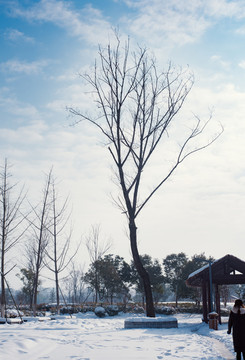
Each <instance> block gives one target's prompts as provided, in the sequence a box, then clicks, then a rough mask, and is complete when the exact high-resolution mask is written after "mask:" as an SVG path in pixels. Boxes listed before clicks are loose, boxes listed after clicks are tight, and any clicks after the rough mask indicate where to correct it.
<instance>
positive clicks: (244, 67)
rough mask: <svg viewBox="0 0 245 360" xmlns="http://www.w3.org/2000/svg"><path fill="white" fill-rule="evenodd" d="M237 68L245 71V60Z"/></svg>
mask: <svg viewBox="0 0 245 360" xmlns="http://www.w3.org/2000/svg"><path fill="white" fill-rule="evenodd" d="M238 66H239V67H240V68H242V69H245V60H243V61H241V62H240V63H239V64H238Z"/></svg>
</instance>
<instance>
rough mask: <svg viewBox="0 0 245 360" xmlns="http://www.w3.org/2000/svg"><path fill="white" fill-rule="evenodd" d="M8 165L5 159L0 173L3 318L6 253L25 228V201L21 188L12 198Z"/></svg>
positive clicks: (6, 270)
mask: <svg viewBox="0 0 245 360" xmlns="http://www.w3.org/2000/svg"><path fill="white" fill-rule="evenodd" d="M10 177H11V174H10V172H9V165H8V161H7V159H5V163H4V165H3V166H2V167H1V172H0V256H1V316H2V317H4V316H5V305H6V294H5V277H6V275H7V274H8V273H9V272H10V271H11V269H13V266H12V268H10V269H7V268H6V265H7V259H6V255H7V253H8V252H9V251H10V250H11V249H12V248H14V246H15V245H16V244H17V243H18V242H19V240H20V239H21V237H22V236H23V234H24V232H25V230H26V227H25V226H23V221H24V216H22V211H21V207H22V205H23V201H24V199H25V194H24V192H23V188H22V189H21V190H20V191H19V192H18V194H17V196H16V197H14V191H15V187H16V184H11V181H10Z"/></svg>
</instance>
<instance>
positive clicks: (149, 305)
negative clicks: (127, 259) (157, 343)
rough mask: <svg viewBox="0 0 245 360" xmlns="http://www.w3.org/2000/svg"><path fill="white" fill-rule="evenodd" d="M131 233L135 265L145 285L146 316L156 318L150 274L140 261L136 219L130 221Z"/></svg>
mask: <svg viewBox="0 0 245 360" xmlns="http://www.w3.org/2000/svg"><path fill="white" fill-rule="evenodd" d="M129 233H130V244H131V250H132V255H133V259H134V264H135V267H136V269H137V271H138V274H139V275H140V277H141V279H142V282H143V285H144V290H145V300H146V316H148V317H155V309H154V304H153V297H152V291H151V283H150V278H149V274H148V272H147V271H146V270H145V268H144V267H143V265H142V262H141V260H140V256H139V252H138V248H137V227H136V225H135V221H134V219H133V220H130V222H129Z"/></svg>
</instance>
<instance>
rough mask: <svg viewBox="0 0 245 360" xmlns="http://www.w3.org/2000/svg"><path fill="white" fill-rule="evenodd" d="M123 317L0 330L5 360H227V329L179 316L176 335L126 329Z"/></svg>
mask: <svg viewBox="0 0 245 360" xmlns="http://www.w3.org/2000/svg"><path fill="white" fill-rule="evenodd" d="M124 320H125V316H124V315H123V316H118V317H116V318H109V317H108V318H104V319H98V318H95V317H94V316H93V315H90V316H88V315H87V316H86V315H84V316H81V317H80V318H75V319H65V320H63V319H62V320H57V321H49V322H44V323H43V322H42V323H39V322H28V323H25V324H22V325H1V326H0V331H1V337H0V359H4V360H13V359H18V360H22V359H23V360H24V359H25V360H39V359H40V360H41V359H49V360H56V359H59V360H104V359H106V360H115V359H119V360H131V359H132V360H153V359H156V360H158V359H165V360H171V359H193V360H194V359H203V360H204V359H206V360H231V359H234V353H233V352H232V338H231V336H228V335H227V334H226V327H224V326H223V328H221V329H220V330H218V331H214V330H210V329H208V326H207V325H206V324H202V323H201V322H200V317H199V316H187V315H180V316H178V322H179V328H178V329H124Z"/></svg>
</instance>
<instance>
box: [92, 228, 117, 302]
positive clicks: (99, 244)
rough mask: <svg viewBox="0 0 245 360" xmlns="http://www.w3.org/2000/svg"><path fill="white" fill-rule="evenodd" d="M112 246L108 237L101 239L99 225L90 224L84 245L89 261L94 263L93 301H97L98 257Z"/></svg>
mask: <svg viewBox="0 0 245 360" xmlns="http://www.w3.org/2000/svg"><path fill="white" fill-rule="evenodd" d="M111 246H112V242H111V240H110V239H107V240H103V239H101V230H100V225H99V224H95V225H92V226H91V230H90V233H89V235H88V236H87V237H86V247H87V249H88V253H89V257H90V261H91V262H92V264H95V279H96V280H95V302H96V303H97V302H98V287H99V284H98V272H97V264H98V260H99V258H101V257H102V256H103V255H105V254H106V252H107V251H109V249H110V248H111Z"/></svg>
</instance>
